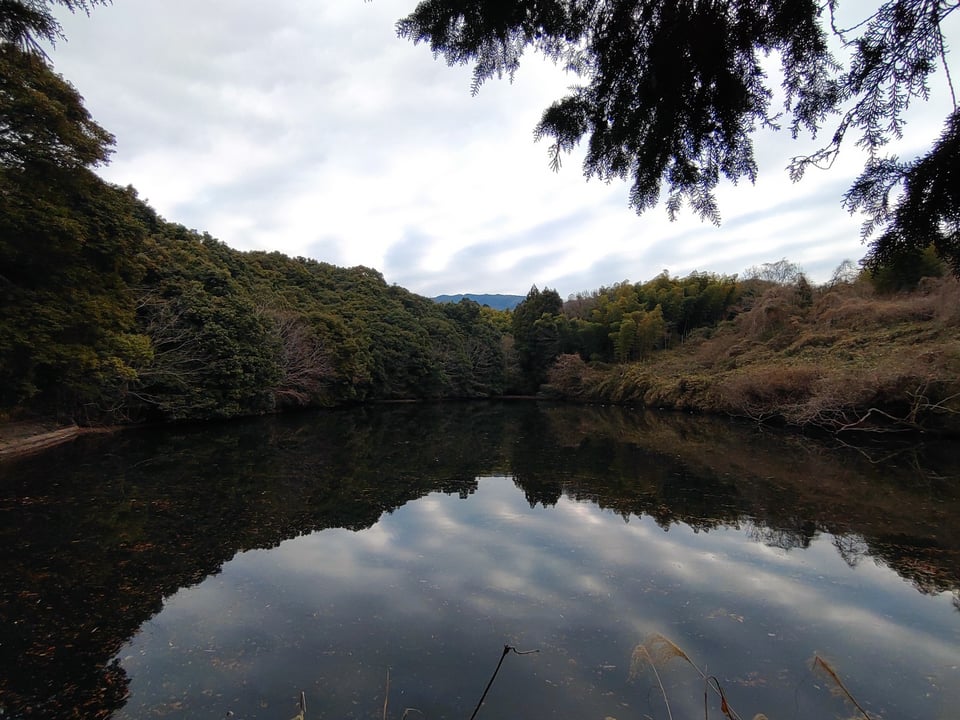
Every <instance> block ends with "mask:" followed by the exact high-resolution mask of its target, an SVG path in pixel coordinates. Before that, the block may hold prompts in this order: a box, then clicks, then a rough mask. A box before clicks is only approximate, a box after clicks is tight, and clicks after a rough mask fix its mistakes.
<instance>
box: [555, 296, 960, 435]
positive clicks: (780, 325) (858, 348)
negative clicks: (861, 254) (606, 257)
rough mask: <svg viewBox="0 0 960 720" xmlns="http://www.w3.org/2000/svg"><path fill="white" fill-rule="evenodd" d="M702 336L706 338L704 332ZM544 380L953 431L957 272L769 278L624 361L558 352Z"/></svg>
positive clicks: (797, 421) (666, 400)
mask: <svg viewBox="0 0 960 720" xmlns="http://www.w3.org/2000/svg"><path fill="white" fill-rule="evenodd" d="M707 335H709V337H706V336H707ZM547 391H548V392H549V393H552V394H554V395H557V396H561V397H568V398H572V399H580V400H588V401H600V402H614V403H637V404H644V405H647V406H652V407H667V408H675V409H683V410H698V411H703V412H715V413H725V414H729V415H734V416H739V417H746V418H751V419H754V420H758V421H767V420H774V419H776V420H779V421H784V422H787V423H789V424H791V425H796V426H800V427H819V428H822V429H826V430H830V431H843V430H867V429H870V430H877V429H881V428H883V429H911V430H935V431H940V432H949V433H960V282H958V281H957V280H955V279H953V278H929V279H926V280H925V281H924V282H922V283H921V285H920V287H919V288H918V289H917V290H916V291H914V292H911V293H904V294H899V295H894V296H877V295H875V294H874V293H873V291H872V289H871V288H870V287H869V285H867V284H866V283H853V284H844V285H838V286H835V287H832V288H826V289H820V290H818V291H817V292H815V293H814V295H813V297H809V296H807V297H803V296H802V295H801V294H800V293H798V292H797V291H796V289H795V288H791V287H774V288H771V289H770V290H768V291H767V292H766V293H765V294H764V295H763V296H761V297H760V298H758V299H757V301H756V302H754V303H753V305H752V307H751V308H750V309H748V310H746V311H745V312H743V313H741V314H740V315H739V316H737V317H736V318H735V319H733V320H732V321H730V322H728V323H725V324H724V325H722V326H721V327H719V328H716V329H715V330H714V331H712V332H710V331H707V332H704V333H702V334H701V335H700V336H699V337H695V338H694V339H692V340H691V341H690V342H688V343H686V344H684V345H682V346H680V347H678V348H674V349H671V350H668V351H664V352H660V353H656V354H655V355H654V356H652V357H651V358H650V359H648V360H647V361H644V362H642V363H634V364H630V365H618V366H591V365H588V364H586V363H584V362H583V361H582V360H580V359H579V358H575V359H574V358H573V356H564V357H562V358H561V359H560V360H559V361H558V364H557V366H556V367H555V368H554V371H553V372H551V374H550V376H549V385H548V386H547Z"/></svg>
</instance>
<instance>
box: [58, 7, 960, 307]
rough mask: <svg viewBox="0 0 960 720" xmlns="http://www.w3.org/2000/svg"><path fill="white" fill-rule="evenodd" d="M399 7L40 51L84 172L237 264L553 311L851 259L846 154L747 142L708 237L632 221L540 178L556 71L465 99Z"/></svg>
mask: <svg viewBox="0 0 960 720" xmlns="http://www.w3.org/2000/svg"><path fill="white" fill-rule="evenodd" d="M869 4H871V3H868V5H869ZM847 5H849V3H847ZM414 6H415V2H414V0H374V1H373V2H363V0H274V1H273V2H269V3H267V2H263V0H257V1H254V0H203V1H202V2H199V1H198V0H115V2H114V4H113V5H112V6H107V7H98V8H96V9H95V10H94V11H93V13H92V15H91V16H90V17H89V18H88V17H86V16H84V15H83V14H79V15H77V16H70V15H69V14H66V15H64V16H63V17H62V20H63V25H64V30H65V32H66V35H67V38H68V40H67V42H61V43H59V44H58V45H57V47H56V48H55V49H54V50H53V51H52V52H51V53H50V54H51V57H52V59H53V61H54V65H55V67H56V70H57V71H58V72H60V73H61V74H62V75H64V77H66V78H67V79H68V80H70V81H71V82H72V83H73V84H74V85H75V86H76V87H77V88H78V89H79V91H80V93H81V94H82V95H83V96H84V97H85V99H86V105H87V108H88V109H89V110H90V112H91V113H92V114H93V116H94V118H95V119H96V120H97V121H98V122H99V123H100V124H101V125H103V126H104V127H105V128H106V129H108V130H109V131H111V132H112V133H113V134H114V135H115V136H116V138H117V143H116V152H115V155H114V158H113V161H112V163H111V164H110V165H109V166H108V167H106V168H104V169H103V170H102V171H101V174H102V175H103V176H104V177H105V178H106V179H108V180H110V181H111V182H115V183H118V184H121V185H133V186H134V187H136V188H137V190H138V191H139V192H140V196H141V197H142V198H145V199H146V200H147V201H148V202H149V203H150V204H151V205H152V206H153V207H154V208H155V209H156V210H157V211H158V212H159V213H160V214H161V215H162V216H163V217H165V218H166V219H167V220H170V221H173V222H178V223H181V224H183V225H186V226H187V227H190V228H195V229H197V230H201V231H206V232H209V233H210V234H211V235H213V236H214V237H216V238H218V239H220V240H223V241H224V242H226V243H227V244H228V245H230V246H231V247H234V248H237V249H240V250H253V249H262V250H279V251H281V252H283V253H286V254H288V255H291V256H297V255H302V256H306V257H311V258H315V259H317V260H322V261H326V262H330V263H334V264H336V265H344V266H353V265H366V266H369V267H373V268H376V269H377V270H379V271H381V272H382V273H383V274H384V276H385V277H386V279H387V281H388V282H390V283H396V284H398V285H401V286H403V287H406V288H408V289H410V290H412V291H414V292H417V293H421V294H423V295H428V296H432V295H437V294H441V293H460V292H474V293H509V294H525V293H526V292H527V290H529V289H530V286H531V285H533V284H536V285H537V286H538V287H541V288H543V287H551V288H555V289H557V290H558V291H559V293H560V295H561V296H562V297H566V296H568V295H570V294H572V293H575V292H577V291H581V290H593V289H596V288H598V287H600V286H602V285H610V284H612V283H615V282H619V281H621V280H630V281H633V282H636V281H642V280H647V279H649V278H651V277H653V276H654V275H656V274H657V273H659V272H661V271H662V270H664V269H666V270H668V271H669V272H670V274H672V275H679V276H683V275H687V274H688V273H690V272H692V271H694V270H700V271H710V272H718V273H738V272H742V271H743V270H744V269H745V268H747V267H749V266H751V265H756V264H760V263H764V262H772V261H776V260H779V259H780V258H783V257H786V258H788V259H789V260H791V261H794V262H796V263H799V264H800V265H801V266H802V267H803V269H805V270H806V271H807V272H808V274H809V275H810V276H811V278H813V279H814V280H815V281H818V282H822V281H824V280H826V279H828V278H829V277H830V274H831V272H832V271H833V269H834V268H835V267H836V266H837V265H838V264H839V263H840V262H841V261H843V260H844V259H851V260H859V259H860V258H861V257H862V256H863V254H864V252H865V250H866V248H865V246H864V245H863V244H862V243H861V242H860V238H859V228H860V222H861V219H860V218H858V217H851V216H850V215H848V214H847V213H846V212H845V211H844V210H843V209H842V207H841V196H842V194H843V192H844V190H845V189H846V188H847V187H848V186H849V184H850V182H851V181H852V179H853V178H854V177H855V176H856V175H857V173H858V171H859V169H860V167H861V163H862V158H861V157H860V156H858V155H857V154H856V153H855V152H854V150H853V148H852V147H850V148H847V149H846V150H845V152H844V153H843V154H842V155H841V157H840V159H839V160H838V161H837V163H836V164H835V166H834V167H833V168H832V169H831V170H830V171H825V172H820V171H811V172H808V174H807V177H806V178H805V179H804V180H803V181H801V182H800V183H797V184H792V183H791V182H790V181H789V179H788V177H787V174H786V171H785V166H786V164H787V162H788V160H789V158H790V157H791V156H793V155H797V154H800V153H802V152H805V151H806V152H809V151H810V150H812V149H814V148H815V147H816V144H815V142H814V141H811V140H810V139H809V138H803V139H801V140H798V141H791V140H790V138H789V135H788V134H787V133H785V132H784V133H780V134H770V135H765V136H762V137H759V138H758V142H757V154H758V160H759V163H760V176H759V179H758V181H757V183H756V185H750V184H749V183H745V184H741V185H739V186H736V187H733V186H730V185H729V184H727V185H724V186H723V187H722V188H721V190H720V192H719V193H718V197H719V199H720V210H721V213H722V216H723V224H722V225H721V227H719V228H717V227H714V226H713V225H711V224H709V223H703V222H701V221H700V220H699V219H698V218H697V217H696V216H694V215H693V214H692V213H691V212H690V211H689V210H687V211H685V212H684V213H683V215H682V216H681V218H680V219H679V220H678V221H677V222H673V223H671V222H669V221H668V219H667V216H666V210H665V209H664V207H663V206H662V204H661V206H659V207H657V208H655V209H653V210H651V211H648V212H646V213H645V214H643V215H641V216H637V215H636V214H635V213H634V212H633V210H632V209H630V208H629V207H628V205H627V192H628V186H627V184H625V183H622V182H613V183H610V184H604V183H601V182H597V181H596V180H592V181H590V182H586V181H585V180H584V178H583V174H582V171H581V167H580V158H578V157H577V156H569V157H565V158H564V164H563V168H562V169H561V171H560V172H559V173H553V172H551V171H550V169H549V167H548V158H547V145H548V142H541V143H534V142H533V128H534V126H535V125H536V123H537V121H538V120H539V117H540V114H541V112H542V111H543V109H544V108H545V107H547V106H548V105H549V104H550V102H552V101H553V100H555V99H557V98H559V97H560V96H561V95H562V94H563V93H564V90H565V88H566V87H567V86H569V85H571V84H572V83H573V82H574V78H573V77H572V76H569V75H564V74H563V73H562V72H561V71H560V70H558V69H557V68H555V67H554V66H553V65H551V64H550V63H548V62H545V61H542V60H540V59H539V58H538V57H537V56H535V55H529V56H528V57H527V58H526V60H525V62H524V63H523V64H522V66H521V69H520V72H519V73H518V75H517V77H516V78H515V81H514V82H513V84H510V83H509V82H507V81H506V80H503V81H499V82H498V81H490V82H488V83H487V84H485V85H484V86H483V88H482V89H481V91H480V93H479V95H478V96H476V97H471V96H470V91H469V90H470V69H469V68H466V67H454V68H451V67H448V66H447V65H446V64H445V62H444V61H443V60H435V59H434V58H433V56H432V54H431V53H430V50H429V47H427V46H423V45H419V46H415V45H413V44H412V43H410V42H408V41H404V40H400V39H398V38H397V37H396V33H395V29H394V23H395V22H396V20H398V19H399V18H401V17H403V16H405V15H406V14H408V13H409V12H410V11H411V10H412V9H413V7H414ZM957 14H958V15H960V13H957ZM953 20H954V21H953V22H952V28H951V29H950V35H949V36H948V39H949V38H950V37H956V36H957V33H956V32H954V30H955V29H956V26H957V24H958V23H957V22H956V19H953ZM954 44H956V43H954ZM953 64H954V65H956V63H953ZM954 76H960V72H958V71H957V70H956V68H954ZM948 103H949V94H948V93H946V92H944V90H943V87H942V86H940V85H935V86H934V97H933V101H932V102H931V103H930V104H928V105H926V106H921V107H919V108H917V109H916V111H915V112H913V113H912V115H913V116H914V117H913V120H912V121H911V123H910V125H909V126H908V130H907V133H906V137H905V138H904V141H903V143H902V144H901V145H900V146H898V148H897V149H898V151H899V152H900V153H901V155H902V156H904V157H913V156H915V155H916V154H918V153H919V152H921V151H923V150H924V149H925V148H926V147H928V146H929V143H930V142H931V140H932V139H934V138H935V137H937V136H938V135H939V134H940V131H941V128H942V124H943V121H944V118H945V117H946V114H947V110H948V107H949V105H948Z"/></svg>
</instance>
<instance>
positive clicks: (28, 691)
mask: <svg viewBox="0 0 960 720" xmlns="http://www.w3.org/2000/svg"><path fill="white" fill-rule="evenodd" d="M938 452H939V453H941V454H943V455H945V456H946V457H947V459H946V460H944V459H942V458H941V457H940V456H939V455H938ZM954 462H955V461H954V460H953V459H952V452H951V449H950V448H946V449H943V448H937V447H928V448H926V449H924V450H923V451H922V452H915V451H904V452H894V449H892V448H883V449H874V450H871V451H867V452H858V451H852V450H848V449H840V448H829V447H826V446H825V445H823V444H821V443H817V442H813V441H809V440H801V439H798V438H783V437H777V436H775V435H774V436H769V435H760V434H758V433H757V432H756V431H755V430H753V429H752V428H742V427H739V426H734V425H730V424H728V423H722V422H713V421H706V420H703V419H687V418H682V417H676V416H666V417H661V416H656V415H648V414H642V413H639V412H633V411H625V410H621V409H611V408H605V409H604V408H582V407H568V406H551V405H537V404H533V403H524V404H495V403H491V404H486V403H470V404H464V405H457V404H445V405H417V406H395V407H385V408H375V409H370V408H366V409H359V410H352V411H341V412H333V413H321V414H307V415H299V416H296V417H283V418H267V419H262V420H254V421H244V422H239V423H231V424H228V425H223V426H217V427H199V426H198V427H191V428H174V429H166V430H162V431H149V432H146V431H139V432H135V433H126V434H123V435H121V436H118V437H112V438H106V439H103V438H101V439H91V440H89V441H84V442H80V443H76V444H75V445H73V446H70V447H67V448H61V449H58V450H56V451H54V452H53V453H50V454H45V455H43V456H39V457H37V458H32V459H27V460H22V461H18V462H16V463H8V464H6V465H0V512H2V515H0V520H2V526H0V527H2V529H0V547H2V555H0V563H2V569H0V581H2V586H0V593H2V600H3V605H2V609H0V615H2V617H0V620H2V625H0V642H2V648H0V650H2V653H0V658H2V659H0V710H2V712H0V717H15V718H19V717H60V718H62V717H113V718H146V717H176V718H187V717H190V718H196V717H205V718H223V717H225V716H227V714H228V713H233V715H232V717H235V718H279V719H280V720H288V719H289V718H291V717H292V716H293V715H295V714H296V713H297V700H298V697H299V696H300V693H301V691H302V692H303V693H304V694H305V697H306V699H307V713H306V717H307V718H374V717H376V718H381V717H383V716H384V698H385V693H387V692H388V705H387V709H386V714H387V716H388V717H391V718H400V717H401V716H402V715H403V714H404V712H405V711H406V710H408V709H415V711H414V710H409V711H408V712H407V717H426V718H428V719H429V720H433V719H439V718H463V719H464V720H466V718H469V717H470V715H471V713H472V712H473V710H474V707H475V706H476V704H477V701H478V700H479V697H480V695H481V693H482V692H483V689H484V686H485V685H486V683H487V681H488V679H489V678H490V675H491V673H492V672H493V670H494V668H495V667H496V665H497V662H498V660H499V659H500V658H501V654H502V650H503V648H504V645H510V646H512V647H515V648H516V649H518V650H520V651H527V650H536V651H537V652H536V653H532V654H525V655H514V654H510V655H507V656H506V657H505V658H504V663H503V667H502V668H501V670H500V673H499V674H498V676H497V679H496V681H495V683H494V685H493V686H492V688H491V690H490V693H489V694H488V695H487V698H486V702H485V704H484V706H483V708H482V709H481V711H480V713H479V714H478V717H479V718H484V717H487V718H500V719H504V718H570V719H579V718H583V719H588V718H590V719H593V718H596V719H597V720H603V719H604V718H616V719H617V720H627V719H631V718H637V719H640V718H647V717H652V718H665V717H667V711H666V708H665V705H664V700H663V693H662V692H661V690H660V687H659V685H658V682H657V678H656V676H655V674H654V673H653V672H652V670H651V667H650V665H649V663H648V662H647V661H646V659H645V657H644V656H643V654H642V653H641V652H635V650H636V648H637V646H638V645H639V644H640V643H642V642H644V640H648V639H649V638H651V637H653V636H656V635H657V634H659V635H662V636H665V637H666V638H669V639H670V641H672V642H673V643H675V644H676V645H677V647H678V648H679V649H682V651H683V652H684V653H686V655H687V656H688V657H689V659H690V660H691V661H692V662H693V663H695V664H696V665H698V666H699V668H700V669H701V670H703V671H705V673H706V674H707V675H710V676H715V677H716V678H717V681H718V682H719V685H720V687H722V688H723V690H724V693H725V694H726V697H727V699H728V701H729V703H730V704H731V706H732V707H733V709H734V710H735V711H737V712H738V713H739V714H740V715H742V716H743V717H747V718H751V717H753V715H754V714H755V713H758V712H763V713H766V714H767V715H768V716H769V717H771V718H784V717H788V718H830V717H855V716H857V714H856V711H855V708H853V706H851V705H850V704H849V703H848V702H846V701H845V700H844V699H843V698H842V697H838V696H837V695H836V694H834V693H832V692H831V691H835V690H836V688H835V682H834V681H833V680H831V679H830V677H829V676H828V674H827V673H825V672H823V671H822V669H820V670H815V669H813V668H812V665H811V661H812V659H813V658H814V656H815V654H816V655H817V656H819V657H821V658H823V659H825V660H826V661H827V662H828V663H829V664H830V666H831V667H832V668H833V669H834V670H835V671H836V672H837V674H838V676H839V677H840V678H841V679H842V681H843V682H844V684H845V686H846V687H847V688H848V689H849V690H850V692H851V693H852V695H853V696H854V697H855V698H856V700H857V701H858V702H859V703H860V704H861V705H862V706H863V708H864V709H865V710H866V711H867V712H868V713H870V715H871V717H878V718H879V717H882V718H901V717H902V718H913V717H916V718H920V717H923V718H955V717H957V715H956V708H957V707H960V601H958V589H960V580H958V578H960V538H958V532H957V527H958V522H957V521H958V519H960V478H958V475H960V471H958V467H957V466H956V465H955V464H952V463H954ZM648 647H650V648H651V649H653V647H654V646H652V645H651V646H648ZM659 647H660V648H661V649H662V648H663V647H664V646H663V645H662V644H661V645H660V646H659ZM632 658H633V659H634V660H635V662H634V663H633V667H631V659H632ZM658 660H660V662H659V663H658V665H657V669H658V672H659V675H660V682H662V684H663V687H664V690H665V691H666V695H667V697H668V699H669V702H670V706H671V710H672V712H673V717H675V718H681V717H683V718H694V717H703V715H704V681H703V680H702V679H701V677H700V675H698V674H697V670H696V669H694V668H693V667H691V665H690V664H688V663H686V662H685V661H684V660H683V658H681V657H676V652H675V653H674V657H672V658H662V657H661V658H658ZM709 714H710V716H711V717H721V714H720V710H719V700H718V699H716V698H715V697H714V694H713V693H711V694H710V698H709ZM861 717H862V715H861Z"/></svg>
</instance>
